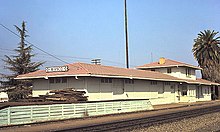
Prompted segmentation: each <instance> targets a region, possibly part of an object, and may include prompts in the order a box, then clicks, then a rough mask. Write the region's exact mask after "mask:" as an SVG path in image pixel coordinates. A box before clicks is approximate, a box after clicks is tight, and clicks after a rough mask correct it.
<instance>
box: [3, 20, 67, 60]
mask: <svg viewBox="0 0 220 132" xmlns="http://www.w3.org/2000/svg"><path fill="white" fill-rule="evenodd" d="M0 25H1V26H2V27H3V28H5V29H6V30H8V31H9V32H11V33H12V34H14V35H15V36H17V37H19V38H21V37H20V36H19V35H18V34H17V33H15V32H14V31H12V30H10V29H9V28H7V27H6V26H4V25H3V24H1V23H0ZM24 41H25V42H26V43H28V44H30V45H31V46H33V47H35V48H36V49H38V50H40V51H41V52H43V53H45V54H47V55H49V56H51V57H53V58H55V59H57V60H59V61H61V62H63V63H66V64H69V62H66V61H64V60H62V59H60V58H58V57H56V56H54V55H52V54H50V53H48V52H46V51H44V50H43V49H41V48H39V47H37V46H35V45H34V44H33V43H31V42H29V41H27V40H24Z"/></svg>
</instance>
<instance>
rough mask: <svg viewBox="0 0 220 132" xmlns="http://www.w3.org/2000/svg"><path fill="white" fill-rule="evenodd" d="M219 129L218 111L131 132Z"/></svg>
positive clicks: (190, 131) (210, 130) (199, 131)
mask: <svg viewBox="0 0 220 132" xmlns="http://www.w3.org/2000/svg"><path fill="white" fill-rule="evenodd" d="M218 130H220V112H217V113H212V114H206V115H202V116H199V117H194V118H188V119H182V120H179V121H175V122H172V123H165V124H157V125H153V126H150V127H147V128H143V127H141V126H140V127H139V128H134V129H133V130H131V132H212V131H218Z"/></svg>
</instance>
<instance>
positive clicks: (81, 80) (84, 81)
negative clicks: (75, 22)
mask: <svg viewBox="0 0 220 132" xmlns="http://www.w3.org/2000/svg"><path fill="white" fill-rule="evenodd" d="M157 63H158V62H157ZM161 65H162V64H161ZM179 67H180V68H182V67H181V66H179ZM179 67H178V66H175V67H171V68H172V69H171V70H172V71H171V72H175V73H173V74H175V75H177V74H178V72H180V74H183V73H182V72H183V71H182V70H183V69H181V71H176V68H177V70H178V68H179ZM183 67H184V66H183ZM145 68H146V67H145ZM169 68H170V67H169ZM190 68H192V69H196V68H197V67H190ZM163 70H164V69H163ZM163 70H162V71H163ZM169 70H170V69H169ZM169 72H170V71H169ZM187 73H188V74H190V76H191V77H190V78H183V77H176V76H172V75H170V74H167V73H162V72H161V71H158V70H146V69H144V67H141V66H140V67H137V69H126V68H119V67H113V66H104V65H95V64H87V63H80V62H79V63H73V64H67V65H65V66H58V67H47V68H46V69H45V70H38V71H36V72H31V73H28V74H24V75H19V76H17V77H16V79H30V80H32V81H33V96H39V95H43V94H47V93H48V92H49V91H50V90H55V89H64V88H75V89H76V90H85V91H86V95H87V96H88V100H89V101H98V100H115V99H150V100H151V102H152V104H167V103H178V102H195V101H208V100H211V88H212V87H213V86H219V84H218V83H214V82H210V81H207V80H203V79H196V78H195V77H194V71H193V70H192V71H190V73H189V72H187ZM186 76H188V75H186Z"/></svg>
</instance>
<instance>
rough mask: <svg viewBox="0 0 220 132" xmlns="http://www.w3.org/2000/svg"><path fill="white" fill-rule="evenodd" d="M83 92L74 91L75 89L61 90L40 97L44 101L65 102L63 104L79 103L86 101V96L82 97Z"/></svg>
mask: <svg viewBox="0 0 220 132" xmlns="http://www.w3.org/2000/svg"><path fill="white" fill-rule="evenodd" d="M85 93H86V92H85V91H76V90H75V89H72V88H68V89H61V90H52V91H50V94H49V95H41V96H40V97H41V98H44V99H45V101H65V102H79V101H87V96H84V94H85Z"/></svg>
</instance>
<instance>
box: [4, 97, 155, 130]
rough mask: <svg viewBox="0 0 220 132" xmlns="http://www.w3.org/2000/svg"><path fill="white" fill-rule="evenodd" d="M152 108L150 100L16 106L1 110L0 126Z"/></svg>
mask: <svg viewBox="0 0 220 132" xmlns="http://www.w3.org/2000/svg"><path fill="white" fill-rule="evenodd" d="M151 109H153V107H152V105H151V103H150V101H149V100H129V101H111V102H96V103H74V104H52V105H29V106H14V107H8V108H4V109H1V110H0V126H8V125H18V124H28V123H34V122H43V121H50V120H60V119H69V118H80V117H86V116H97V115H106V114H115V113H122V112H133V111H141V110H151Z"/></svg>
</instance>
